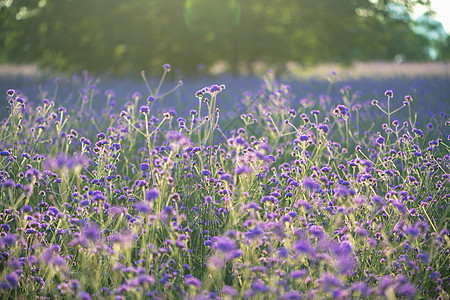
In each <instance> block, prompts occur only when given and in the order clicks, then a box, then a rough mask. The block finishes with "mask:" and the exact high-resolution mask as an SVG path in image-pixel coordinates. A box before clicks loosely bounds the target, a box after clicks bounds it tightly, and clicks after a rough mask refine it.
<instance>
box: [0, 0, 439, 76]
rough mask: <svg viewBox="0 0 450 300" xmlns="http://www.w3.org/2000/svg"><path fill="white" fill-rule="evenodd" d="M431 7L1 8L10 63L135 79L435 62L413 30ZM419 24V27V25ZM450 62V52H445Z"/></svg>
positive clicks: (212, 2)
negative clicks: (259, 64) (130, 74)
mask: <svg viewBox="0 0 450 300" xmlns="http://www.w3.org/2000/svg"><path fill="white" fill-rule="evenodd" d="M415 5H424V6H426V7H428V8H430V3H429V0H127V1H123V0H95V1H92V0H77V1H70V0H39V1H36V0H0V29H1V33H2V34H1V35H0V46H1V50H0V61H3V62H35V61H38V62H40V63H41V64H42V65H44V66H52V67H56V68H60V69H66V70H67V69H71V68H75V69H82V68H86V69H89V70H92V71H111V72H114V73H124V72H127V71H130V70H132V71H134V70H136V69H138V70H140V69H143V68H153V67H156V66H158V67H159V66H161V65H162V64H164V63H167V62H169V63H171V64H173V65H175V66H176V67H177V68H180V69H181V70H183V71H185V72H192V71H194V70H196V69H197V66H198V65H199V64H204V65H210V64H212V63H214V62H216V61H217V60H223V61H225V62H228V63H230V64H231V65H236V64H238V63H239V64H250V63H252V62H254V61H264V62H266V63H271V64H279V63H284V62H287V61H296V62H299V63H301V64H316V63H322V62H344V63H345V62H351V61H355V60H360V61H364V60H392V59H393V58H394V57H395V55H398V54H402V55H403V56H404V57H406V59H407V60H414V61H420V60H427V59H429V58H430V57H429V47H431V46H433V47H435V48H436V47H437V48H439V47H441V46H442V45H444V42H445V38H444V39H443V41H444V42H442V45H441V44H436V41H431V42H430V40H429V39H428V38H427V36H426V34H421V33H420V32H419V33H418V32H417V31H414V30H413V28H414V27H413V26H412V20H411V18H410V17H409V13H410V12H411V11H412V9H413V7H414V6H415ZM416 25H417V24H416ZM443 53H445V51H443Z"/></svg>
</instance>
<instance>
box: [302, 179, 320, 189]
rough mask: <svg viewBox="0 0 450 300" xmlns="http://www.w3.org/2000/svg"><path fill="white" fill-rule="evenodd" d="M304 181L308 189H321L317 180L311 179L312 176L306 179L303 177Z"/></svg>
mask: <svg viewBox="0 0 450 300" xmlns="http://www.w3.org/2000/svg"><path fill="white" fill-rule="evenodd" d="M302 183H303V186H304V187H305V188H307V189H308V190H318V189H320V185H319V184H318V183H317V182H315V181H314V180H313V179H311V178H310V177H306V178H305V179H303V181H302Z"/></svg>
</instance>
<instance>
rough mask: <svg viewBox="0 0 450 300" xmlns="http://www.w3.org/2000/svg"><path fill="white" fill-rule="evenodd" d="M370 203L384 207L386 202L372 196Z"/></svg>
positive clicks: (376, 196)
mask: <svg viewBox="0 0 450 300" xmlns="http://www.w3.org/2000/svg"><path fill="white" fill-rule="evenodd" d="M372 201H373V203H375V204H376V205H378V206H386V202H385V201H384V200H383V198H381V197H380V196H378V195H375V196H373V197H372Z"/></svg>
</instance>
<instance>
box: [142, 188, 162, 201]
mask: <svg viewBox="0 0 450 300" xmlns="http://www.w3.org/2000/svg"><path fill="white" fill-rule="evenodd" d="M159 194H160V193H159V189H158V188H152V189H149V190H147V191H146V192H145V200H147V201H152V200H155V199H156V198H158V197H159Z"/></svg>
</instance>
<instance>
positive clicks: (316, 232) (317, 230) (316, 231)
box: [308, 225, 325, 239]
mask: <svg viewBox="0 0 450 300" xmlns="http://www.w3.org/2000/svg"><path fill="white" fill-rule="evenodd" d="M308 232H309V233H310V234H312V235H313V236H315V237H317V238H319V239H321V238H323V237H324V236H325V234H324V233H323V230H322V228H321V227H319V226H317V225H313V226H311V227H310V228H308Z"/></svg>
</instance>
